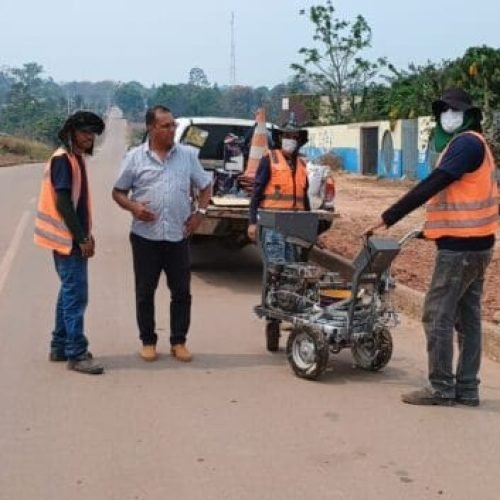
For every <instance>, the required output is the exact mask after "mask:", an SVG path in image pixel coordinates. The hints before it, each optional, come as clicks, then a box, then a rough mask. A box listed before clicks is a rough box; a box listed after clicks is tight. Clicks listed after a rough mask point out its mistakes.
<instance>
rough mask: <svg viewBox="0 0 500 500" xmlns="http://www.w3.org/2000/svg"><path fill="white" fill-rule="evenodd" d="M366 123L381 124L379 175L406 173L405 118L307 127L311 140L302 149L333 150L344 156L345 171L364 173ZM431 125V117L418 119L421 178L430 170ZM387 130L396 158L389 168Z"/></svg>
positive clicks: (311, 154)
mask: <svg viewBox="0 0 500 500" xmlns="http://www.w3.org/2000/svg"><path fill="white" fill-rule="evenodd" d="M366 127H378V143H379V144H378V158H379V159H378V164H377V175H379V176H380V177H388V178H396V179H397V178H401V177H403V175H404V165H403V164H402V158H403V155H402V122H401V121H400V120H398V121H396V122H395V123H393V126H392V127H391V123H390V122H389V121H388V120H387V121H378V122H365V123H350V124H346V125H329V126H321V127H310V128H308V132H309V142H308V143H307V144H306V145H305V146H304V147H303V148H302V150H301V151H302V152H303V153H305V154H306V155H308V156H309V157H311V158H317V157H318V156H321V155H323V154H326V153H330V152H333V153H335V154H336V155H338V156H340V157H341V158H342V160H343V163H344V169H345V170H346V171H348V172H353V173H361V135H362V129H363V128H366ZM431 128H432V122H431V119H430V118H429V117H422V118H419V119H418V165H417V178H418V179H422V178H424V177H425V176H426V175H427V174H428V173H429V171H430V165H429V158H428V154H427V142H428V141H427V138H428V135H429V131H430V129H431ZM386 132H387V133H389V134H390V135H391V138H392V144H393V158H392V165H391V166H390V168H387V167H386V165H385V164H384V162H383V158H382V141H383V138H384V134H385V133H386Z"/></svg>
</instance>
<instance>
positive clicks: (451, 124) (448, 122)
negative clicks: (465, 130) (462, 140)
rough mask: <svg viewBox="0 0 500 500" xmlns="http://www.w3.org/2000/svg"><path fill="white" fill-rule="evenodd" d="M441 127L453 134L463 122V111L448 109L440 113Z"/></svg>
mask: <svg viewBox="0 0 500 500" xmlns="http://www.w3.org/2000/svg"><path fill="white" fill-rule="evenodd" d="M440 121H441V127H443V130H444V131H445V132H446V133H447V134H453V132H455V130H457V129H458V128H460V127H461V126H462V125H463V123H464V112H463V111H455V110H453V109H449V110H447V111H445V112H444V113H441V117H440Z"/></svg>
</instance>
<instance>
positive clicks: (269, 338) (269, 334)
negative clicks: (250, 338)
mask: <svg viewBox="0 0 500 500" xmlns="http://www.w3.org/2000/svg"><path fill="white" fill-rule="evenodd" d="M266 347H267V350H268V351H269V352H276V351H278V350H279V348H280V322H279V321H278V320H275V319H272V320H268V321H267V323H266Z"/></svg>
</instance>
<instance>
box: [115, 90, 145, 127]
mask: <svg viewBox="0 0 500 500" xmlns="http://www.w3.org/2000/svg"><path fill="white" fill-rule="evenodd" d="M114 100H115V102H116V105H117V106H118V107H119V108H120V109H121V110H122V111H123V113H124V114H125V116H127V117H128V118H129V119H131V120H141V119H142V118H143V116H144V111H145V107H146V102H147V101H146V89H145V88H144V87H143V86H142V85H141V84H140V83H139V82H128V83H124V84H122V85H119V86H118V88H117V89H116V91H115V96H114Z"/></svg>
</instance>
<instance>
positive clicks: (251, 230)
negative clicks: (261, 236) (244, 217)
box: [247, 224, 257, 241]
mask: <svg viewBox="0 0 500 500" xmlns="http://www.w3.org/2000/svg"><path fill="white" fill-rule="evenodd" d="M247 235H248V237H249V238H250V240H251V241H255V239H256V238H257V224H249V225H248V229H247Z"/></svg>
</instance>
